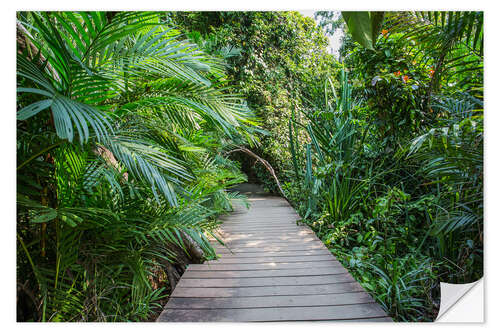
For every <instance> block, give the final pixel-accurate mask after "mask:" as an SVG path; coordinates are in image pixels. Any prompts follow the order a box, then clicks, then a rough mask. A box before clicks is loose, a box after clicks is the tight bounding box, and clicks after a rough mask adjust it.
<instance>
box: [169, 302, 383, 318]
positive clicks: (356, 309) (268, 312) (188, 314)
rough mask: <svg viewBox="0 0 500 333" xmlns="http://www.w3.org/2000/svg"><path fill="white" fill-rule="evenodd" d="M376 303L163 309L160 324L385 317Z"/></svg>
mask: <svg viewBox="0 0 500 333" xmlns="http://www.w3.org/2000/svg"><path fill="white" fill-rule="evenodd" d="M386 316H387V315H386V314H385V313H384V311H382V309H381V308H380V306H379V305H377V304H376V303H367V304H355V305H336V306H310V307H286V308H279V307H278V308H258V309H216V310H201V309H189V310H183V309H181V310H178V309H166V310H165V311H164V312H163V313H162V314H161V315H160V321H163V320H165V321H243V322H250V321H255V322H259V321H303V320H307V321H310V320H340V319H353V318H376V317H386Z"/></svg>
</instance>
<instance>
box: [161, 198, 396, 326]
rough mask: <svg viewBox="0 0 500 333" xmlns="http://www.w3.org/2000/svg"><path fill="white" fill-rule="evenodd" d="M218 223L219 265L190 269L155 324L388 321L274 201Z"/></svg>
mask: <svg viewBox="0 0 500 333" xmlns="http://www.w3.org/2000/svg"><path fill="white" fill-rule="evenodd" d="M249 201H250V203H251V208H250V210H247V209H246V208H243V207H236V209H235V212H234V213H233V214H231V215H228V216H225V217H223V219H222V220H223V221H224V224H223V226H222V228H221V230H220V235H221V236H222V238H223V239H224V241H225V243H226V245H227V248H226V247H224V246H221V245H220V244H217V243H215V242H214V247H215V249H216V252H217V253H218V254H219V255H220V258H219V259H218V260H214V261H209V262H206V263H204V264H199V265H198V264H197V265H194V264H193V265H190V266H189V267H188V269H187V270H186V272H185V273H184V274H183V276H182V278H181V279H180V281H179V283H178V284H177V286H176V288H175V290H174V291H173V293H172V295H171V298H170V300H169V301H168V303H167V305H166V306H165V309H164V310H163V312H162V313H161V315H160V316H159V318H158V321H231V322H253V321H258V322H259V321H330V320H335V321H392V320H391V318H390V317H387V314H386V313H385V312H384V311H383V310H382V308H381V307H380V306H379V305H378V304H377V303H375V301H374V300H373V298H372V297H371V296H370V295H369V294H367V293H366V292H365V291H364V290H363V288H362V287H361V285H360V284H359V283H358V282H356V281H355V280H354V279H353V277H352V276H351V275H350V274H349V273H348V271H347V270H346V269H345V268H344V267H342V265H341V264H340V263H339V262H338V261H337V259H336V258H335V257H334V256H333V255H332V254H331V253H330V252H329V251H328V249H327V248H326V247H325V246H324V244H323V243H322V242H321V241H320V240H319V239H318V238H317V237H316V235H315V234H314V233H313V232H312V231H311V230H310V229H309V228H308V227H306V226H299V225H297V223H296V221H297V220H298V219H299V218H300V217H299V216H298V214H297V213H296V212H295V211H294V209H293V208H292V207H291V206H290V205H289V204H288V202H287V201H286V200H285V199H283V198H280V197H270V196H261V195H254V196H251V197H250V198H249Z"/></svg>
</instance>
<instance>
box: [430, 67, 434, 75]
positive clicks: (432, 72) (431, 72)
mask: <svg viewBox="0 0 500 333" xmlns="http://www.w3.org/2000/svg"><path fill="white" fill-rule="evenodd" d="M429 76H430V77H433V76H434V70H433V69H431V70H430V71H429Z"/></svg>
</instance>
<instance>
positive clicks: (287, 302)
mask: <svg viewBox="0 0 500 333" xmlns="http://www.w3.org/2000/svg"><path fill="white" fill-rule="evenodd" d="M373 302H374V300H373V298H372V297H371V296H370V295H368V294H367V293H365V292H354V293H347V294H337V295H302V296H265V297H225V298H210V297H180V298H177V297H173V298H172V299H171V300H170V301H169V302H168V304H167V306H166V307H165V308H166V309H251V308H271V307H290V306H292V307H297V306H328V305H348V304H363V303H373Z"/></svg>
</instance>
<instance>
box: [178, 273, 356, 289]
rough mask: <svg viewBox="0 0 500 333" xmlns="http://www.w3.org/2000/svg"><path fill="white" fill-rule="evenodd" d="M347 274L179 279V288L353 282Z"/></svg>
mask: <svg viewBox="0 0 500 333" xmlns="http://www.w3.org/2000/svg"><path fill="white" fill-rule="evenodd" d="M353 281H354V279H353V278H352V276H351V275H350V274H349V273H345V274H332V275H320V276H287V277H257V278H228V279H184V278H182V279H180V280H179V283H178V284H177V285H178V286H181V287H213V288H217V287H259V286H262V287H265V286H304V285H313V284H326V283H340V282H353Z"/></svg>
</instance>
